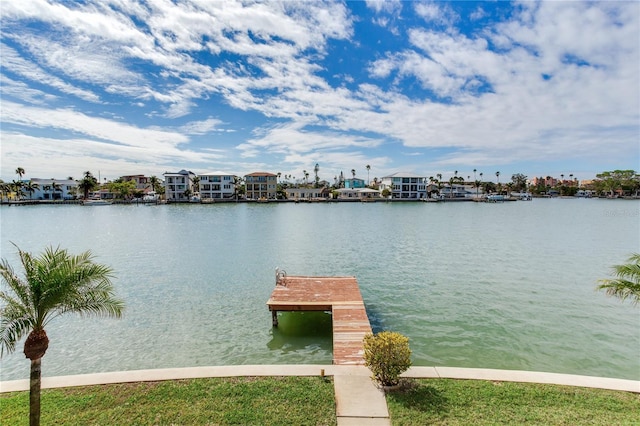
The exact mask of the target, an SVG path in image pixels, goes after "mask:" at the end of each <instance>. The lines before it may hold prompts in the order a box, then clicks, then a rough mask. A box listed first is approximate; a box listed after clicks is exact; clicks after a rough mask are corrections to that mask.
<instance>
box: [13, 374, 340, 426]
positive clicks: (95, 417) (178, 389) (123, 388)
mask: <svg viewBox="0 0 640 426" xmlns="http://www.w3.org/2000/svg"><path fill="white" fill-rule="evenodd" d="M41 423H42V425H110V426H111V425H132V424H133V425H218V424H223V425H229V424H234V425H238V424H240V425H335V424H336V416H335V403H334V399H333V382H332V381H330V380H323V379H321V378H319V377H282V378H281V377H270V378H255V377H238V378H222V379H220V378H215V379H194V380H175V381H163V382H148V383H133V384H118V385H103V386H87V387H79V388H64V389H46V390H43V391H42V419H41ZM0 424H1V425H2V426H10V425H28V424H29V393H28V392H14V393H9V394H2V395H0Z"/></svg>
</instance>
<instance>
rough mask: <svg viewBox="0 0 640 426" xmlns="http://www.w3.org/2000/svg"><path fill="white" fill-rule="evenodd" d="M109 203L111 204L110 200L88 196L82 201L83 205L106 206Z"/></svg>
mask: <svg viewBox="0 0 640 426" xmlns="http://www.w3.org/2000/svg"><path fill="white" fill-rule="evenodd" d="M109 204H111V202H110V201H107V200H102V199H100V198H90V199H88V200H84V201H83V202H82V205H83V206H108V205H109Z"/></svg>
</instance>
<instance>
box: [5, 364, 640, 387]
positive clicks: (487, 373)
mask: <svg viewBox="0 0 640 426" xmlns="http://www.w3.org/2000/svg"><path fill="white" fill-rule="evenodd" d="M322 370H324V374H325V375H326V376H336V375H340V376H368V375H369V371H368V370H367V369H366V368H362V367H358V366H340V365H321V364H318V365H226V366H212V367H187V368H166V369H155V370H134V371H119V372H110V373H95V374H81V375H74V376H57V377H43V378H42V388H43V389H51V388H62V387H74V386H90V385H102V384H112V383H131V382H149V381H162V380H178V379H194V378H206V377H234V376H320V375H321V371H322ZM403 377H408V378H427V379H428V378H442V379H468V380H494V381H501V382H525V383H545V384H555V385H566V386H580V387H589V388H598V389H609V390H617V391H625V392H634V393H640V381H638V380H625V379H614V378H606V377H593V376H580V375H574V374H558V373H544V372H535V371H519V370H491V369H483V368H457V367H411V368H410V369H409V371H407V372H406V373H405V374H403ZM26 390H29V380H28V379H24V380H12V381H4V382H0V393H5V392H16V391H26Z"/></svg>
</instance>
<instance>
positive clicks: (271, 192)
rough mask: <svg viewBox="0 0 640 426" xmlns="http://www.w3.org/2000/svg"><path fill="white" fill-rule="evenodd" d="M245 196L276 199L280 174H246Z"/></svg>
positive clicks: (254, 198) (249, 198)
mask: <svg viewBox="0 0 640 426" xmlns="http://www.w3.org/2000/svg"><path fill="white" fill-rule="evenodd" d="M244 183H245V196H246V198H247V199H248V200H260V199H267V200H274V199H275V198H276V191H277V189H278V188H277V186H278V175H275V174H273V173H268V172H255V173H249V174H248V175H245V176H244Z"/></svg>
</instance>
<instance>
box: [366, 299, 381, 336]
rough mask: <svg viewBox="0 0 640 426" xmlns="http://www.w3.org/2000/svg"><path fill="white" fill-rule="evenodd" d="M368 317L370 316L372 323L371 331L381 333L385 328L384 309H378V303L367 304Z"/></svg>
mask: <svg viewBox="0 0 640 426" xmlns="http://www.w3.org/2000/svg"><path fill="white" fill-rule="evenodd" d="M366 309H367V317H368V318H369V324H371V331H372V332H373V333H374V334H375V333H379V332H381V331H384V330H385V327H384V317H383V314H382V311H381V310H379V309H378V307H377V306H376V305H366Z"/></svg>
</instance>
